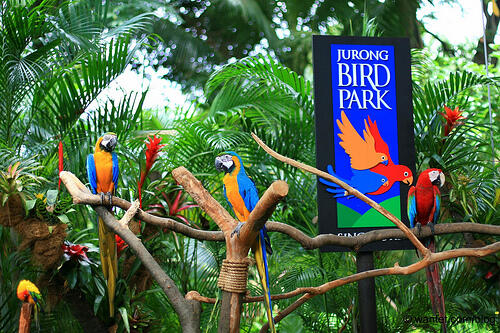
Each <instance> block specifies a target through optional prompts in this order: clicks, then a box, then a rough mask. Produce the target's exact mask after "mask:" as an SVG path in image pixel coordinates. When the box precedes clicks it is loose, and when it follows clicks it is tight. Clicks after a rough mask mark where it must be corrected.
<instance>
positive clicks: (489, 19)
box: [472, 0, 500, 65]
mask: <svg viewBox="0 0 500 333" xmlns="http://www.w3.org/2000/svg"><path fill="white" fill-rule="evenodd" d="M496 2H497V5H498V6H500V0H496ZM483 14H484V15H485V18H486V52H488V55H489V54H490V53H491V52H492V51H493V50H492V49H491V47H490V46H489V44H491V43H493V40H494V39H495V35H496V34H497V30H498V24H499V22H500V17H497V16H495V15H489V14H488V10H487V2H486V3H485V1H483ZM483 38H484V37H483V36H482V37H481V38H480V39H479V41H478V42H477V47H476V53H475V54H474V59H472V61H474V62H475V63H476V64H480V65H484V44H483ZM497 61H498V59H497V58H493V59H491V64H493V65H496V64H497Z"/></svg>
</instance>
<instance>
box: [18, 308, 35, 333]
mask: <svg viewBox="0 0 500 333" xmlns="http://www.w3.org/2000/svg"><path fill="white" fill-rule="evenodd" d="M32 308H33V306H32V305H31V304H30V303H26V302H24V303H23V307H22V308H21V314H20V315H19V333H29V332H30V326H31V309H32Z"/></svg>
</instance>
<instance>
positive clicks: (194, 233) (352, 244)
mask: <svg viewBox="0 0 500 333" xmlns="http://www.w3.org/2000/svg"><path fill="white" fill-rule="evenodd" d="M61 179H62V180H63V182H64V184H65V185H66V188H67V189H68V191H69V193H70V194H71V195H72V196H73V202H75V203H80V204H91V205H99V204H101V197H100V196H99V195H94V194H91V193H90V191H89V190H88V189H87V188H86V187H85V185H83V184H82V183H81V182H80V180H79V179H78V178H77V177H75V176H74V175H73V174H72V173H70V172H68V171H63V172H61ZM80 185H81V186H80ZM82 187H83V189H84V190H85V191H86V193H85V192H84V191H82V190H81V188H82ZM112 201H113V205H115V206H117V207H120V208H121V209H124V210H128V209H130V206H131V203H130V202H128V201H126V200H123V199H120V198H118V197H113V198H112ZM136 216H137V218H139V219H141V220H142V221H144V222H146V223H150V224H153V225H156V226H158V227H161V228H166V229H169V230H172V231H175V232H178V233H180V234H183V235H185V236H188V237H191V238H195V239H198V240H208V241H218V242H222V241H224V240H225V239H224V234H223V233H222V232H221V231H206V230H198V229H194V228H192V227H189V226H187V225H185V224H183V223H180V222H178V221H176V220H173V219H170V218H164V217H158V216H155V215H151V214H148V213H146V212H144V211H142V210H141V209H138V210H137V214H136ZM266 228H267V230H268V231H275V232H281V233H284V234H287V235H288V236H290V237H291V238H293V239H295V240H296V241H297V242H299V243H300V244H301V245H302V246H303V247H304V248H305V249H308V250H311V249H317V248H319V247H322V246H326V245H336V246H343V247H346V248H350V249H352V250H355V251H357V250H359V249H360V248H361V247H362V246H363V245H366V244H369V243H371V242H375V241H379V240H383V239H388V238H407V236H406V234H405V233H403V232H402V231H401V230H399V229H395V228H393V229H381V230H373V231H369V232H367V233H365V234H362V235H358V236H354V237H344V236H337V235H332V234H328V235H327V234H323V235H318V236H315V237H309V236H308V235H306V234H305V233H303V232H302V231H300V230H298V229H297V228H294V227H292V226H291V225H288V224H285V223H280V222H267V223H266ZM411 231H412V232H413V234H414V235H416V236H418V237H419V238H423V237H428V236H430V235H431V231H430V228H429V227H427V226H424V227H422V230H421V233H420V234H418V233H417V231H416V229H412V230H411ZM463 232H472V233H481V234H490V235H500V226H499V225H491V224H480V223H470V222H456V223H446V224H437V225H436V226H435V235H444V234H451V233H463Z"/></svg>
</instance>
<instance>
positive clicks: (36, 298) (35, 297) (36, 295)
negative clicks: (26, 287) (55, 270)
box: [28, 291, 42, 304]
mask: <svg viewBox="0 0 500 333" xmlns="http://www.w3.org/2000/svg"><path fill="white" fill-rule="evenodd" d="M28 292H29V294H30V296H31V298H32V299H33V301H34V302H35V303H36V304H40V301H41V300H42V295H40V294H39V293H36V292H34V291H28Z"/></svg>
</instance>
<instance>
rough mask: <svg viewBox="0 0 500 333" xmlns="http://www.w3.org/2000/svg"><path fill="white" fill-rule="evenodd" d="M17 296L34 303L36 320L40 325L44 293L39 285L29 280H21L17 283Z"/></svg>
mask: <svg viewBox="0 0 500 333" xmlns="http://www.w3.org/2000/svg"><path fill="white" fill-rule="evenodd" d="M17 298H19V299H20V300H21V301H23V302H26V303H30V304H33V307H34V308H35V311H34V312H35V322H36V325H37V327H38V312H39V311H40V310H41V302H42V294H41V293H40V290H38V288H37V286H35V284H33V282H31V281H29V280H21V282H19V284H18V285H17Z"/></svg>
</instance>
